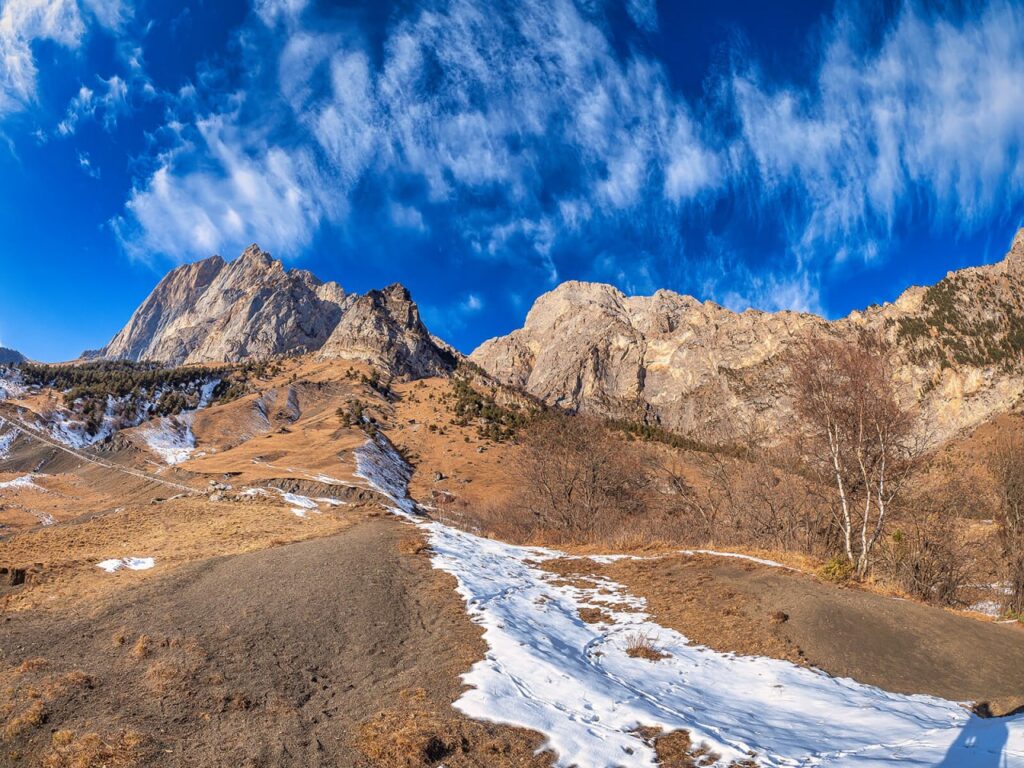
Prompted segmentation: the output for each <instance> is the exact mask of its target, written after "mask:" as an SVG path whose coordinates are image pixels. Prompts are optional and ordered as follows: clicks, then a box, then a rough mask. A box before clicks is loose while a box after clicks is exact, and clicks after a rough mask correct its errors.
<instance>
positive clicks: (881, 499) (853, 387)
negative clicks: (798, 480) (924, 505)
mask: <svg viewBox="0 0 1024 768" xmlns="http://www.w3.org/2000/svg"><path fill="white" fill-rule="evenodd" d="M790 368H791V391H792V395H793V405H794V409H795V411H796V413H797V415H798V417H800V419H801V421H802V422H803V425H804V427H805V432H806V434H805V435H804V437H805V438H806V439H805V441H804V459H805V460H806V461H807V462H808V464H809V465H810V466H812V467H813V468H814V469H815V470H816V471H817V473H818V474H819V476H820V477H821V479H822V480H823V481H826V482H828V483H829V484H830V485H832V486H833V488H834V490H835V505H836V510H837V514H836V517H837V523H838V525H839V528H840V531H841V533H842V536H841V538H842V548H843V553H844V554H845V556H846V557H847V559H848V560H849V562H850V564H851V565H852V566H853V568H854V571H855V574H856V575H857V577H858V578H863V577H864V576H865V575H866V574H867V572H868V570H869V568H870V567H871V552H872V549H873V548H874V546H875V544H876V543H877V542H878V539H879V537H880V536H881V535H882V532H883V530H884V529H885V524H886V517H887V515H888V512H889V508H890V506H891V505H892V504H893V502H894V500H895V499H896V497H897V495H898V494H899V492H900V490H901V488H902V485H903V482H904V481H905V480H906V478H907V476H908V474H909V472H910V469H911V467H912V460H913V459H914V458H915V456H916V455H917V454H918V453H919V452H918V451H917V450H916V446H915V445H913V440H912V435H913V432H912V427H913V418H912V414H911V412H910V411H909V410H908V409H906V408H904V407H902V406H901V405H900V403H899V401H898V400H897V397H896V391H895V385H894V382H893V378H892V373H891V365H890V362H889V358H888V354H887V353H886V350H885V349H884V348H882V347H880V346H878V345H872V344H869V343H866V342H861V343H856V344H851V343H846V342H841V341H836V340H831V339H815V340H811V341H808V342H806V343H805V344H804V345H803V346H802V348H801V349H799V350H798V351H797V353H796V354H794V355H793V358H792V360H791V366H790Z"/></svg>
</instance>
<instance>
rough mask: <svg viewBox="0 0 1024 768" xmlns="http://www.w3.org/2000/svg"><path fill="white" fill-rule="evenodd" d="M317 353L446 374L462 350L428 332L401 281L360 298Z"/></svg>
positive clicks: (398, 371) (401, 372) (403, 371)
mask: <svg viewBox="0 0 1024 768" xmlns="http://www.w3.org/2000/svg"><path fill="white" fill-rule="evenodd" d="M318 357H319V358H320V359H322V360H331V359H340V360H362V361H365V362H369V363H372V364H374V365H376V366H378V367H380V368H384V369H386V370H388V371H390V372H391V373H392V374H393V375H396V376H408V377H411V378H424V377H427V376H443V375H446V374H448V373H450V372H451V371H452V370H453V369H454V368H455V366H456V365H457V363H458V353H456V352H454V350H452V349H451V348H449V347H448V346H447V345H445V344H444V343H443V342H440V341H439V340H437V339H435V338H434V337H433V336H431V335H430V333H429V332H428V331H427V329H426V327H425V326H424V325H423V321H422V320H421V319H420V312H419V308H418V307H417V306H416V304H415V303H414V302H413V300H412V297H411V296H410V295H409V291H408V290H407V289H406V288H405V286H403V285H400V284H398V283H395V284H394V285H389V286H388V287H387V288H385V289H384V290H381V291H370V292H369V293H367V294H366V295H364V296H360V297H359V298H357V299H356V300H355V301H354V302H353V303H352V305H351V306H350V307H348V308H347V310H346V311H345V313H344V314H343V315H342V317H341V320H340V321H339V323H338V325H337V327H336V328H335V329H334V332H333V333H332V334H331V336H330V338H329V339H328V340H327V342H326V343H325V344H324V346H323V347H322V348H321V350H320V352H319V355H318Z"/></svg>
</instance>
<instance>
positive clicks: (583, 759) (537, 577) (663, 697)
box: [356, 439, 1024, 768]
mask: <svg viewBox="0 0 1024 768" xmlns="http://www.w3.org/2000/svg"><path fill="white" fill-rule="evenodd" d="M356 455H357V461H358V467H359V468H358V472H357V474H360V476H362V477H364V478H365V479H366V480H367V481H369V482H370V484H371V485H373V486H374V487H375V488H376V489H377V490H378V491H380V492H381V493H383V494H384V495H385V496H387V497H388V498H390V499H391V500H392V501H393V502H394V504H395V507H394V510H393V511H394V512H395V513H396V514H400V515H402V516H404V517H407V518H409V519H411V520H413V521H414V522H416V523H417V525H419V526H420V527H422V528H423V529H424V530H426V531H427V532H428V534H429V537H430V546H431V549H432V550H433V552H434V553H435V554H434V557H433V563H434V565H435V567H437V568H440V569H441V570H444V571H445V572H447V573H450V574H452V575H453V576H455V578H456V580H457V582H458V592H459V594H460V595H462V597H463V599H464V600H465V601H466V606H467V610H468V612H469V615H470V617H471V618H472V620H473V621H474V622H475V623H477V624H479V625H480V626H482V627H483V628H484V639H485V640H486V642H487V645H488V652H487V655H486V658H485V659H484V660H482V661H480V662H477V663H476V664H475V665H474V666H473V668H472V669H471V670H470V672H469V673H467V674H466V675H464V676H463V679H464V681H465V683H466V684H467V685H468V686H470V689H469V690H467V691H466V692H465V693H464V694H463V695H462V697H461V698H460V699H459V700H458V701H457V702H456V703H455V707H456V708H457V709H459V710H460V711H462V712H463V713H465V714H466V715H468V716H470V717H474V718H478V719H481V720H487V721H491V722H499V723H504V724H508V725H512V726H518V727H523V728H529V729H532V730H535V731H538V732H540V733H543V734H544V735H545V737H546V738H547V744H546V745H545V746H546V748H549V749H551V750H553V751H554V752H555V754H556V755H557V765H559V766H562V767H564V768H568V766H577V767H578V768H610V767H611V766H626V767H628V768H633V767H634V766H636V767H639V766H655V765H656V764H657V762H656V755H655V753H654V750H653V749H652V748H651V747H649V746H648V745H647V744H645V743H644V741H643V740H642V739H641V738H640V737H639V736H638V735H637V734H636V733H635V729H636V728H637V727H638V726H654V727H660V728H662V729H663V730H666V731H671V730H678V729H685V730H687V731H689V732H690V735H691V738H692V740H693V741H694V743H695V744H705V745H707V746H708V747H709V748H710V749H712V750H713V751H714V752H716V753H717V754H718V755H719V756H720V759H719V761H718V763H716V765H718V766H726V765H728V764H729V763H730V762H731V761H739V760H744V759H753V760H754V761H755V762H756V763H757V764H758V765H760V766H765V767H766V768H796V766H844V767H850V768H867V766H887V765H895V764H899V765H903V766H916V767H917V768H925V766H929V767H934V766H938V765H943V766H958V767H959V768H981V766H993V765H997V764H999V762H998V761H999V760H1000V756H1002V759H1004V760H1005V764H1006V765H1024V715H1022V716H1017V717H1012V718H1003V719H997V718H989V719H983V718H979V717H977V716H976V715H973V714H971V713H970V712H968V711H967V710H966V709H965V708H963V707H962V706H960V705H959V704H957V703H955V702H950V701H945V700H942V699H938V698H934V697H930V696H906V695H900V694H893V693H888V692H886V691H882V690H880V689H878V688H874V687H871V686H868V685H863V684H860V683H857V682H855V681H853V680H849V679H841V678H833V677H830V676H828V675H826V674H824V673H821V672H817V671H814V670H810V669H805V668H801V667H797V666H795V665H793V664H790V663H788V662H784V661H778V660H775V659H767V658H762V657H750V656H745V657H741V656H735V655H732V654H727V653H718V652H716V651H713V650H711V649H709V648H705V647H703V646H698V645H693V644H691V643H690V642H689V640H688V639H687V638H686V637H684V636H683V635H681V634H679V633H678V632H676V631H674V630H671V629H667V628H665V627H662V626H660V625H658V624H656V623H654V622H652V621H651V620H650V617H649V615H648V614H647V613H646V612H645V603H644V601H643V599H641V598H638V597H636V596H634V595H631V594H629V593H628V592H627V591H626V590H625V588H624V587H622V586H621V585H619V584H616V583H615V582H611V581H609V580H607V579H598V580H595V581H594V582H593V586H581V585H579V584H574V585H566V584H564V583H562V582H561V581H560V580H559V579H558V577H557V576H556V575H555V574H552V573H548V572H547V571H544V570H543V569H541V568H539V567H537V566H538V564H539V563H540V562H543V561H545V560H550V559H554V558H560V557H563V556H564V554H563V553H561V552H558V551H556V550H550V549H542V548H536V547H519V546H514V545H510V544H505V543H502V542H499V541H493V540H490V539H485V538H481V537H479V536H474V535H473V534H470V533H466V532H464V531H460V530H457V529H455V528H451V527H448V526H446V525H443V524H441V523H438V522H427V521H425V520H424V519H423V518H422V517H418V516H417V515H415V511H416V506H415V503H414V502H413V501H412V500H411V499H409V498H408V495H407V487H408V486H407V484H408V478H409V474H410V469H409V468H408V466H407V465H405V464H404V462H401V457H400V456H398V455H397V452H395V451H394V449H393V448H391V447H390V444H388V443H386V442H385V441H382V440H381V439H377V440H374V441H372V442H369V443H367V444H366V445H364V446H363V447H362V448H360V449H359V450H357V453H356ZM399 462H401V463H399ZM715 554H722V553H715ZM743 557H744V558H745V557H746V556H743ZM768 563H769V564H770V561H768ZM593 607H601V608H604V609H605V611H606V612H607V613H608V615H609V619H608V621H607V622H606V623H604V624H588V623H586V622H584V621H582V620H581V618H580V616H579V611H580V609H581V608H593ZM637 632H640V633H643V634H645V635H646V636H648V637H650V638H652V640H653V642H654V643H655V645H656V646H657V648H658V649H659V650H660V651H662V652H663V653H666V654H668V656H667V657H666V658H664V659H662V660H661V661H657V662H651V661H646V660H643V659H636V658H632V657H630V656H629V655H628V654H627V653H626V646H627V642H628V639H629V637H630V636H631V635H633V634H635V633H637Z"/></svg>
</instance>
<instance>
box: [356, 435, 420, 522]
mask: <svg viewBox="0 0 1024 768" xmlns="http://www.w3.org/2000/svg"><path fill="white" fill-rule="evenodd" d="M352 453H353V454H354V455H355V459H356V471H355V476H356V477H361V478H363V479H364V480H365V481H366V482H368V483H369V484H370V485H371V486H373V488H374V489H376V490H377V491H379V492H380V493H382V494H384V495H385V496H387V497H388V498H389V499H391V501H392V502H393V503H394V504H395V506H397V507H398V509H399V510H400V511H401V512H402V513H404V514H406V515H412V516H419V510H418V509H417V508H416V503H415V502H414V501H413V500H412V499H410V498H409V494H408V488H409V480H410V479H411V478H412V467H410V466H409V464H408V463H407V462H406V461H405V459H403V458H402V456H401V455H400V454H399V453H398V451H396V450H395V447H394V446H393V445H391V443H390V442H389V441H388V439H387V438H386V437H384V436H383V435H381V434H380V433H377V435H375V436H374V437H373V438H372V439H371V440H367V441H366V442H365V443H363V444H362V445H361V446H359V447H358V448H356V449H355V450H354V451H353V452H352Z"/></svg>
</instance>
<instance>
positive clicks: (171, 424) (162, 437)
mask: <svg viewBox="0 0 1024 768" xmlns="http://www.w3.org/2000/svg"><path fill="white" fill-rule="evenodd" d="M219 384H220V379H213V380H212V381H208V382H207V383H206V384H204V385H203V386H202V387H201V388H200V390H199V403H198V404H197V405H196V407H195V408H194V409H193V410H190V411H183V412H182V413H180V414H178V415H177V416H163V417H161V418H160V419H158V420H157V421H156V422H154V423H152V424H149V425H147V426H145V427H143V429H142V437H143V439H144V440H145V441H146V446H147V447H148V448H149V450H150V451H152V452H153V453H155V454H156V455H157V456H159V457H160V458H161V459H163V461H164V463H165V464H168V465H170V466H174V465H175V464H181V463H182V462H185V461H188V460H189V459H190V458H191V457H192V454H193V453H194V452H195V450H196V437H195V435H194V434H193V433H192V421H193V419H194V418H195V415H196V413H198V412H199V411H201V410H203V408H206V407H207V406H208V405H209V404H210V400H211V399H212V398H213V391H214V390H215V389H216V388H217V386H218V385H219Z"/></svg>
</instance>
